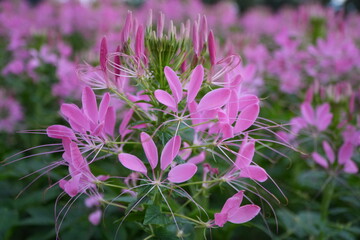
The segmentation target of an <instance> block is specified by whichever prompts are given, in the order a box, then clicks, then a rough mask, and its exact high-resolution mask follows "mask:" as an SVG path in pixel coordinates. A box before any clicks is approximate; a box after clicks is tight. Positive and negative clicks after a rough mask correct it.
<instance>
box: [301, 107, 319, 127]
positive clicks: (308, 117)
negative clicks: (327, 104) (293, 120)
mask: <svg viewBox="0 0 360 240" xmlns="http://www.w3.org/2000/svg"><path fill="white" fill-rule="evenodd" d="M300 108H301V115H302V116H303V118H304V119H305V121H306V122H307V123H308V124H311V125H314V124H315V112H314V109H313V108H312V107H311V105H310V103H308V102H305V103H303V104H301V107H300Z"/></svg>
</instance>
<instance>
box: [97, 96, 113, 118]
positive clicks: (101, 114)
mask: <svg viewBox="0 0 360 240" xmlns="http://www.w3.org/2000/svg"><path fill="white" fill-rule="evenodd" d="M109 103H110V94H109V93H105V94H104V96H103V97H102V100H101V102H100V107H99V122H102V121H104V119H105V114H106V112H107V109H108V107H109Z"/></svg>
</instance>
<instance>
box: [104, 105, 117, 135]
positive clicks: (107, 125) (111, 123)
mask: <svg viewBox="0 0 360 240" xmlns="http://www.w3.org/2000/svg"><path fill="white" fill-rule="evenodd" d="M115 122H116V116H115V108H114V107H109V108H108V110H107V112H106V115H105V122H104V130H105V133H106V134H109V135H110V136H113V135H114V129H115Z"/></svg>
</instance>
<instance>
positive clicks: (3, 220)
mask: <svg viewBox="0 0 360 240" xmlns="http://www.w3.org/2000/svg"><path fill="white" fill-rule="evenodd" d="M18 218H19V216H18V213H17V212H16V211H14V210H10V209H7V208H0V239H7V238H6V236H7V235H8V234H9V232H10V229H11V228H12V227H13V226H14V225H15V224H16V223H17V221H18Z"/></svg>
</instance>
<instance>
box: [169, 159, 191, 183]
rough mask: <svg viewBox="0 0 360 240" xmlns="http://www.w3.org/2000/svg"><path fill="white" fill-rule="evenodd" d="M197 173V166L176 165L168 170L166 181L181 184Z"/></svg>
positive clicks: (189, 164) (187, 164)
mask: <svg viewBox="0 0 360 240" xmlns="http://www.w3.org/2000/svg"><path fill="white" fill-rule="evenodd" d="M196 171H197V166H196V165H195V164H192V163H184V164H180V165H177V166H176V167H174V168H173V169H171V170H170V172H169V174H168V180H169V181H170V182H173V183H182V182H185V181H187V180H189V179H190V178H192V177H193V176H194V175H195V173H196Z"/></svg>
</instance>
